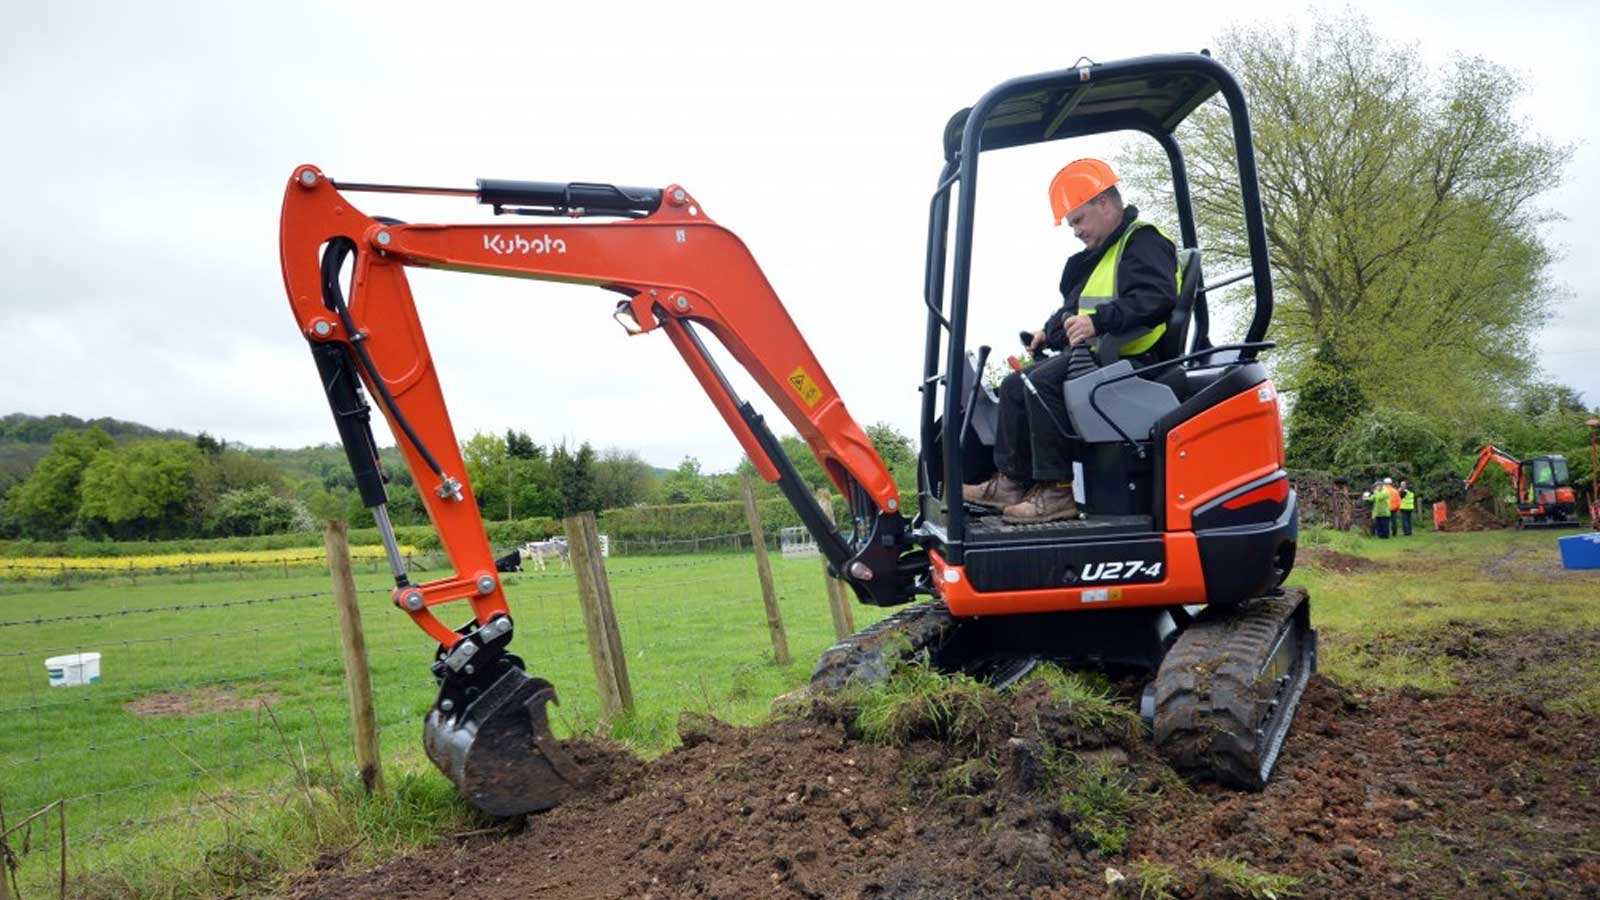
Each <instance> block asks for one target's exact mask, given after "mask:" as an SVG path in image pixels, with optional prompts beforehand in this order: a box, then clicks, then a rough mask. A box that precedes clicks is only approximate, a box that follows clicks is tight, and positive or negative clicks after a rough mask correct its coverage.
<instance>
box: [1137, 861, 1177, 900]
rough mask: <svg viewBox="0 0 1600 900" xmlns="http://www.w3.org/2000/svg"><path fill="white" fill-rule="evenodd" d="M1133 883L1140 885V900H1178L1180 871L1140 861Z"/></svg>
mask: <svg viewBox="0 0 1600 900" xmlns="http://www.w3.org/2000/svg"><path fill="white" fill-rule="evenodd" d="M1133 883H1134V884H1136V885H1138V888H1139V894H1138V897H1139V900H1177V896H1178V895H1177V892H1176V889H1177V886H1178V869H1177V867H1176V866H1169V865H1167V864H1165V863H1157V862H1151V861H1150V860H1149V858H1144V859H1140V860H1139V868H1138V871H1137V872H1136V874H1135V876H1134V879H1133Z"/></svg>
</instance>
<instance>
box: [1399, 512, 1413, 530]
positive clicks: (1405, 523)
mask: <svg viewBox="0 0 1600 900" xmlns="http://www.w3.org/2000/svg"><path fill="white" fill-rule="evenodd" d="M1400 526H1401V527H1402V528H1404V529H1405V530H1406V537H1411V510H1409V509H1402V510H1400Z"/></svg>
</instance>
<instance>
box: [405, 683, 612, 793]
mask: <svg viewBox="0 0 1600 900" xmlns="http://www.w3.org/2000/svg"><path fill="white" fill-rule="evenodd" d="M558 702H559V701H557V700H556V689H555V687H554V686H553V685H551V684H550V682H548V681H545V680H544V679H543V678H534V677H532V676H530V675H528V674H527V673H526V672H524V671H522V670H521V669H520V668H517V667H514V666H508V667H506V669H505V671H504V674H502V675H501V676H500V677H499V678H497V679H496V680H495V681H494V682H493V683H492V684H491V685H490V686H489V687H488V688H487V689H486V690H484V691H483V692H482V693H481V694H479V695H477V696H476V697H475V698H473V699H472V700H471V701H470V702H467V703H465V704H464V706H461V705H458V704H457V703H456V702H455V701H453V700H451V699H449V698H446V697H444V696H441V697H440V699H439V700H438V701H436V702H435V703H434V706H433V709H432V710H430V711H429V713H428V720H427V723H426V724H425V725H424V726H423V733H422V743H423V747H424V748H425V749H426V750H427V753H428V758H429V759H431V760H433V764H434V765H436V766H438V767H439V770H440V771H441V772H443V773H444V774H445V777H446V778H449V779H450V780H451V781H452V782H454V783H455V785H456V787H457V788H459V789H460V790H461V793H462V794H463V795H464V796H465V797H466V798H467V801H468V802H469V803H471V804H472V805H473V806H476V807H477V808H478V809H481V810H483V811H484V812H486V813H488V814H489V815H492V816H517V815H522V814H523V813H530V812H540V811H542V810H546V809H550V808H551V807H553V806H556V805H557V804H559V803H561V802H562V801H563V800H565V799H566V798H567V797H569V796H571V795H572V794H573V793H574V792H575V791H576V790H577V789H578V788H580V787H581V786H582V784H583V773H582V772H581V771H580V770H579V769H578V766H577V765H576V764H575V763H574V762H573V761H572V758H571V757H569V756H568V755H567V753H566V751H565V750H563V749H562V748H561V745H560V744H559V743H558V742H557V741H556V739H555V736H554V735H553V734H551V733H550V720H549V717H548V715H547V711H546V709H545V704H547V703H558Z"/></svg>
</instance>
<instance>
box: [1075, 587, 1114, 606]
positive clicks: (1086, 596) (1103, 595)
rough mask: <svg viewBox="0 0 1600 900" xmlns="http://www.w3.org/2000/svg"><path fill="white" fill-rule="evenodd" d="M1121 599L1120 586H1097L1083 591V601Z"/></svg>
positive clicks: (1093, 601) (1102, 601)
mask: <svg viewBox="0 0 1600 900" xmlns="http://www.w3.org/2000/svg"><path fill="white" fill-rule="evenodd" d="M1121 599H1122V588H1097V589H1095V590H1090V591H1084V592H1083V602H1084V603H1106V602H1108V601H1109V602H1113V603H1114V602H1116V601H1118V600H1121Z"/></svg>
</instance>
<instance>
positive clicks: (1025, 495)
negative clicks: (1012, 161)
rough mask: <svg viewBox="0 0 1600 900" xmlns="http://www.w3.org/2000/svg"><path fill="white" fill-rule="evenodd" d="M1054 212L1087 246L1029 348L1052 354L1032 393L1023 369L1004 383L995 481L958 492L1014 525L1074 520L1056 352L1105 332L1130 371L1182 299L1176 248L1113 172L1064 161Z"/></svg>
mask: <svg viewBox="0 0 1600 900" xmlns="http://www.w3.org/2000/svg"><path fill="white" fill-rule="evenodd" d="M1050 207H1051V210H1052V211H1053V212H1054V213H1055V218H1056V224H1057V225H1058V226H1059V225H1060V224H1061V223H1062V222H1066V223H1067V224H1068V225H1069V226H1071V227H1072V233H1073V235H1074V236H1075V237H1076V238H1077V239H1078V240H1080V241H1082V242H1083V246H1084V249H1083V250H1081V251H1079V252H1078V253H1075V254H1073V255H1072V256H1071V257H1070V258H1068V259H1067V264H1066V268H1065V269H1064V270H1063V271H1062V273H1061V297H1062V300H1063V304H1062V307H1061V309H1060V310H1058V311H1056V312H1055V313H1054V314H1052V315H1051V316H1050V317H1049V318H1048V319H1047V320H1046V321H1045V323H1044V327H1043V328H1041V329H1039V330H1038V331H1035V332H1033V333H1032V336H1031V340H1030V341H1029V344H1028V349H1029V350H1030V351H1032V352H1033V353H1034V354H1036V355H1037V354H1038V353H1039V352H1040V350H1042V349H1045V348H1048V349H1051V350H1055V351H1057V354H1056V355H1055V356H1053V357H1051V358H1049V359H1046V360H1043V361H1041V362H1038V363H1036V364H1035V365H1033V366H1031V367H1030V368H1029V369H1028V371H1027V373H1026V378H1027V381H1028V382H1031V384H1032V386H1033V391H1029V390H1028V389H1027V386H1026V385H1025V383H1024V380H1023V378H1024V375H1023V373H1021V372H1013V373H1011V374H1010V375H1008V376H1007V377H1006V379H1005V380H1004V381H1002V382H1001V383H1000V390H999V395H1000V421H999V427H998V429H997V434H996V436H995V445H994V463H995V469H996V471H995V474H994V475H993V476H992V477H990V478H989V480H988V481H985V482H983V483H981V484H968V485H963V486H962V489H961V496H962V499H964V500H966V501H967V502H969V503H973V504H977V505H979V506H987V507H991V508H994V509H1000V510H1002V511H1003V512H1004V517H1005V521H1006V522H1008V523H1011V524H1031V523H1038V522H1055V521H1059V520H1062V519H1074V518H1077V517H1078V506H1077V503H1076V501H1075V500H1074V499H1073V493H1072V453H1071V441H1070V439H1069V438H1068V437H1067V436H1066V435H1065V434H1063V433H1062V431H1061V428H1060V424H1061V423H1064V422H1066V421H1067V408H1066V399H1065V397H1064V396H1063V392H1062V384H1063V383H1065V382H1066V380H1067V378H1068V369H1069V367H1070V365H1071V363H1070V358H1071V354H1070V353H1066V352H1060V351H1065V350H1068V349H1069V348H1070V347H1075V346H1078V345H1080V344H1091V346H1092V345H1093V342H1094V341H1095V339H1096V338H1097V337H1099V336H1101V335H1110V334H1116V335H1129V337H1128V338H1127V339H1126V342H1125V343H1124V344H1123V345H1122V348H1121V356H1122V358H1124V359H1131V360H1132V361H1133V364H1134V365H1135V366H1140V365H1145V364H1148V363H1150V362H1153V361H1155V352H1156V351H1155V348H1156V345H1157V342H1158V341H1160V340H1161V335H1162V334H1163V333H1164V332H1165V331H1166V328H1167V325H1166V322H1167V317H1168V316H1169V315H1171V313H1172V309H1173V306H1174V305H1175V304H1176V303H1177V298H1178V288H1179V284H1178V257H1177V251H1176V250H1175V249H1174V247H1173V244H1172V241H1171V240H1170V239H1168V238H1167V236H1166V235H1165V234H1162V232H1161V229H1159V228H1157V227H1156V226H1155V225H1154V224H1152V223H1150V222H1147V221H1145V220H1143V219H1141V218H1139V210H1138V209H1137V208H1136V207H1133V206H1125V205H1124V204H1123V202H1122V195H1121V193H1120V192H1119V191H1118V190H1117V176H1116V173H1114V172H1113V171H1112V170H1111V167H1110V166H1108V165H1106V164H1105V163H1104V162H1102V161H1100V160H1098V159H1080V160H1075V161H1073V162H1071V163H1068V164H1067V165H1066V166H1065V167H1063V168H1062V169H1061V171H1059V172H1057V173H1056V176H1055V178H1054V179H1052V180H1051V182H1050ZM1035 391H1036V392H1037V393H1035Z"/></svg>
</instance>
